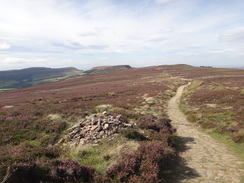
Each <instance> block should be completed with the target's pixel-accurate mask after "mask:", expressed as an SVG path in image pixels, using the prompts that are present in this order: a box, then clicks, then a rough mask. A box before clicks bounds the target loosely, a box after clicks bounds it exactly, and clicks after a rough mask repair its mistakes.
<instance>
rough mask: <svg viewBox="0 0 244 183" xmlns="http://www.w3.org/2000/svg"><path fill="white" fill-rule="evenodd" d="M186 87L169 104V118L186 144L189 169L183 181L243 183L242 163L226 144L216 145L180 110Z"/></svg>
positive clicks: (184, 171)
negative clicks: (180, 102) (179, 104)
mask: <svg viewBox="0 0 244 183" xmlns="http://www.w3.org/2000/svg"><path fill="white" fill-rule="evenodd" d="M184 87H186V85H184V86H181V87H179V89H178V91H177V93H176V95H175V96H174V97H173V98H171V100H170V101H169V104H168V115H169V117H170V119H172V124H173V126H174V127H176V128H177V132H178V135H179V137H180V139H181V140H182V141H183V143H184V144H185V150H184V151H183V152H182V154H181V157H182V158H183V159H184V160H185V162H186V166H187V167H188V168H187V169H185V170H182V171H181V173H180V182H189V183H190V182H199V183H200V182H204V183H241V182H242V181H243V182H244V180H243V177H242V178H241V175H244V171H243V170H242V169H240V168H239V167H240V164H241V163H242V162H241V161H239V160H238V159H237V158H236V157H235V156H234V155H233V154H232V153H231V152H230V151H229V150H228V149H227V148H226V147H225V145H224V144H220V143H218V142H216V141H215V140H214V139H212V138H211V137H209V136H208V135H206V134H204V133H202V132H200V131H199V130H198V129H197V128H196V126H195V125H194V124H192V123H189V122H188V121H187V119H186V117H185V116H184V114H183V113H182V112H181V111H180V110H179V107H178V103H179V99H180V97H181V95H182V92H183V90H184Z"/></svg>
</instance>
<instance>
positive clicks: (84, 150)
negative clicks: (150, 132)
mask: <svg viewBox="0 0 244 183" xmlns="http://www.w3.org/2000/svg"><path fill="white" fill-rule="evenodd" d="M138 146H139V143H138V142H136V141H133V140H128V139H126V138H124V137H122V136H120V135H118V136H117V137H115V138H114V139H112V140H109V139H104V140H102V141H100V142H99V143H98V144H95V145H92V144H87V145H81V146H77V147H73V148H70V149H69V150H68V151H67V153H66V155H65V157H64V158H71V159H74V160H75V161H77V162H79V163H80V164H81V165H91V166H92V167H94V168H95V169H96V171H97V172H99V173H104V172H105V171H106V170H107V168H108V167H109V166H110V165H111V164H113V163H116V162H117V160H118V158H119V155H120V153H122V152H125V151H131V150H134V149H136V148H137V147H138Z"/></svg>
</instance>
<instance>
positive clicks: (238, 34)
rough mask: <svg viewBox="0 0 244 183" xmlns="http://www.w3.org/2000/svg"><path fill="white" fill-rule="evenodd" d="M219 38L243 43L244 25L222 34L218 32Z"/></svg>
mask: <svg viewBox="0 0 244 183" xmlns="http://www.w3.org/2000/svg"><path fill="white" fill-rule="evenodd" d="M219 39H220V41H224V42H237V43H242V44H244V27H238V28H235V29H232V30H228V31H226V32H225V33H223V34H220V35H219Z"/></svg>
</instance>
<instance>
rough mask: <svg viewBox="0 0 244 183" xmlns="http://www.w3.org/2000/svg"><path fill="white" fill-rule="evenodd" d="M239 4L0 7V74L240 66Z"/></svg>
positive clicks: (96, 1) (227, 0) (242, 24)
mask: <svg viewBox="0 0 244 183" xmlns="http://www.w3.org/2000/svg"><path fill="white" fill-rule="evenodd" d="M243 10H244V1H243V0H0V70H9V69H21V68H26V67H40V66H44V67H54V68H60V67H69V66H74V67H77V68H79V69H89V68H91V67H93V66H99V65H120V64H129V65H131V66H133V67H143V66H151V65H164V64H178V63H185V64H190V65H196V66H199V65H211V66H243V65H244V11H243Z"/></svg>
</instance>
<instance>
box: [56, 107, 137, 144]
mask: <svg viewBox="0 0 244 183" xmlns="http://www.w3.org/2000/svg"><path fill="white" fill-rule="evenodd" d="M133 126H134V124H132V123H129V122H128V121H127V119H126V118H125V117H123V116H122V115H117V116H113V115H111V114H108V113H107V112H103V113H102V114H92V115H91V116H89V117H87V118H86V119H82V120H81V121H80V122H78V123H77V124H75V125H74V126H72V127H71V128H69V129H68V132H69V133H68V134H67V135H65V136H64V137H63V138H62V139H60V140H59V142H58V144H69V145H70V146H78V145H83V144H88V143H90V144H96V143H97V142H98V141H99V140H101V139H105V138H107V139H111V138H112V137H113V136H114V135H116V134H117V133H118V132H119V130H120V129H125V128H132V127H133Z"/></svg>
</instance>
